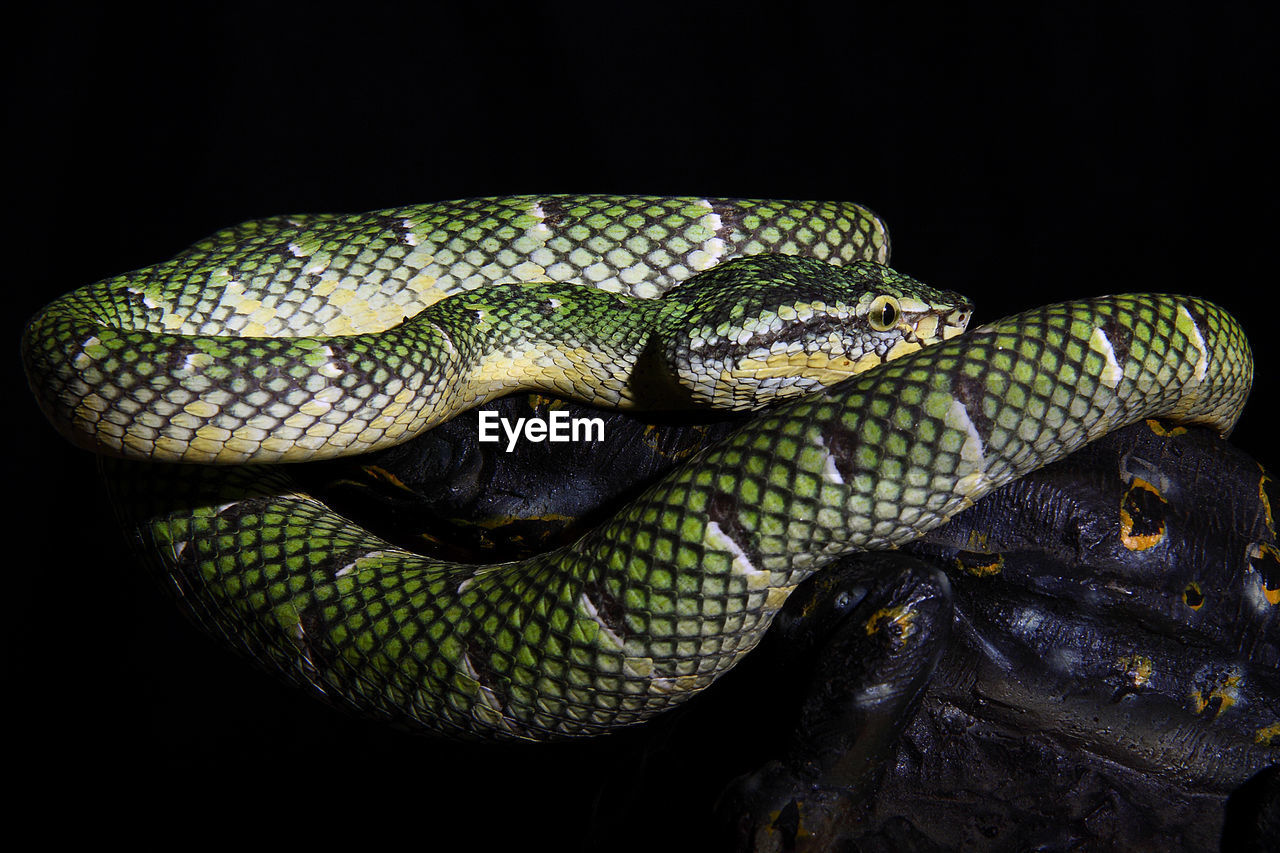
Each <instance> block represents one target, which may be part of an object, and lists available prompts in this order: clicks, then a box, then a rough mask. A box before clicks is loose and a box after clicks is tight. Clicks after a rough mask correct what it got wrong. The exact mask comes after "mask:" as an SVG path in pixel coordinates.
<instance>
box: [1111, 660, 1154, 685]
mask: <svg viewBox="0 0 1280 853" xmlns="http://www.w3.org/2000/svg"><path fill="white" fill-rule="evenodd" d="M1116 667H1117V668H1118V669H1119V670H1120V671H1121V672H1123V673H1124V675H1125V678H1127V679H1128V681H1129V686H1130V687H1132V688H1133V689H1135V690H1141V689H1142V688H1144V687H1146V686H1147V685H1148V684H1150V683H1151V675H1152V673H1154V672H1155V668H1156V667H1155V664H1154V663H1152V662H1151V658H1149V657H1145V656H1144V655H1128V656H1126V657H1122V658H1120V659H1119V660H1117V661H1116Z"/></svg>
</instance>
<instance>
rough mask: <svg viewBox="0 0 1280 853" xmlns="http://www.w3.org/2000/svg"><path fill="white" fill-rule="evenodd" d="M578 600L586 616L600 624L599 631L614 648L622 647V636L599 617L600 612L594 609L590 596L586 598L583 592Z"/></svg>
mask: <svg viewBox="0 0 1280 853" xmlns="http://www.w3.org/2000/svg"><path fill="white" fill-rule="evenodd" d="M580 600H581V602H582V609H583V610H584V611H585V612H586V614H587V616H588V617H589V618H590V619H591V621H592V622H594V623H596V624H597V625H599V626H600V633H602V634H603V635H604V636H606V637H608V638H609V640H610V641H611V642H612V643H613V645H614V646H615V647H616V648H619V649H621V648H623V642H622V638H621V637H619V636H618V635H617V634H615V633H613V630H612V629H611V628H610V627H609V625H608V624H607V623H606V622H605V621H604V619H602V618H600V612H599V611H598V610H596V606H595V605H594V604H592V603H591V599H590V598H587V594H586V593H585V592H584V593H583V594H582V595H581V596H580Z"/></svg>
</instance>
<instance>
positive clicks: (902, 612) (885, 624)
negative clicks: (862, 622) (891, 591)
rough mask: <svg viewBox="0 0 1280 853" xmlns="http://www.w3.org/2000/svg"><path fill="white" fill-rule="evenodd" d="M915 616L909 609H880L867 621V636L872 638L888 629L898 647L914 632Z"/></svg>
mask: <svg viewBox="0 0 1280 853" xmlns="http://www.w3.org/2000/svg"><path fill="white" fill-rule="evenodd" d="M915 621H916V614H915V611H914V610H912V609H911V608H909V607H882V608H880V609H879V610H877V611H876V612H875V613H872V614H871V618H870V619H868V620H867V635H868V636H873V635H875V634H878V633H880V631H882V630H885V629H888V630H889V631H891V632H892V635H893V637H894V639H895V640H896V641H897V644H898V645H899V646H901V645H903V644H904V643H905V642H906V640H907V637H910V636H911V633H912V632H913V631H914V630H915Z"/></svg>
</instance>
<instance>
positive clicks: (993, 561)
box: [955, 551, 1004, 578]
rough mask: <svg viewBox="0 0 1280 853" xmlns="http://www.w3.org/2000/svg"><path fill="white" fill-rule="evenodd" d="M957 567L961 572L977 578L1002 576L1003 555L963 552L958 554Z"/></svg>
mask: <svg viewBox="0 0 1280 853" xmlns="http://www.w3.org/2000/svg"><path fill="white" fill-rule="evenodd" d="M955 566H956V568H957V569H959V570H960V571H962V572H964V573H965V574H968V575H973V576H974V577H975V578H989V577H991V576H992V575H998V574H1000V570H1001V569H1003V568H1004V555H1002V554H976V553H974V552H972V551H961V552H960V553H958V554H956V559H955Z"/></svg>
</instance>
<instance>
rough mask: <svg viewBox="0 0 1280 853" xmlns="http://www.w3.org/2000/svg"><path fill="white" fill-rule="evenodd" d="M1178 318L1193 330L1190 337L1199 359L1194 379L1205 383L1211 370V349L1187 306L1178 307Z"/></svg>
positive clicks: (1197, 359)
mask: <svg viewBox="0 0 1280 853" xmlns="http://www.w3.org/2000/svg"><path fill="white" fill-rule="evenodd" d="M1178 316H1180V317H1182V318H1184V319H1185V320H1186V321H1187V326H1188V327H1189V328H1190V330H1191V334H1190V335H1189V337H1190V338H1191V345H1192V346H1193V347H1195V348H1196V355H1197V358H1196V365H1195V372H1194V373H1193V375H1192V378H1193V379H1195V381H1196V382H1202V381H1204V376H1205V373H1206V372H1207V371H1208V369H1209V348H1208V347H1207V346H1205V343H1204V336H1202V335H1201V334H1200V327H1199V326H1197V325H1196V320H1195V318H1194V317H1192V316H1191V312H1190V311H1188V310H1187V306H1185V305H1179V306H1178Z"/></svg>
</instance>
